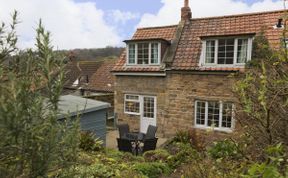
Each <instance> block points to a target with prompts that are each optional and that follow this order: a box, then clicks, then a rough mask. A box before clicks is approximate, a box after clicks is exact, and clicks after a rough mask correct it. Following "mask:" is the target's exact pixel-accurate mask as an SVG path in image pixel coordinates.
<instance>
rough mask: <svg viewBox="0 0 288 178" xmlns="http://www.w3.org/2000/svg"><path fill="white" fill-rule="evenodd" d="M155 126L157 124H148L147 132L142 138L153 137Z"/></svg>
mask: <svg viewBox="0 0 288 178" xmlns="http://www.w3.org/2000/svg"><path fill="white" fill-rule="evenodd" d="M157 128H158V127H157V126H154V125H149V126H148V129H147V133H146V134H145V137H144V140H146V139H153V138H155V135H156V131H157Z"/></svg>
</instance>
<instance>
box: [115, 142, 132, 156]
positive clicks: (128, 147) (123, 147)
mask: <svg viewBox="0 0 288 178" xmlns="http://www.w3.org/2000/svg"><path fill="white" fill-rule="evenodd" d="M117 143H118V150H119V151H123V152H129V153H133V147H132V144H131V141H130V140H127V139H122V138H117Z"/></svg>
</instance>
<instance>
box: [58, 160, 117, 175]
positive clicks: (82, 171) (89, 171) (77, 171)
mask: <svg viewBox="0 0 288 178" xmlns="http://www.w3.org/2000/svg"><path fill="white" fill-rule="evenodd" d="M115 176H120V171H119V170H118V169H114V168H113V167H111V166H109V165H104V164H102V163H95V164H92V165H89V166H88V165H80V166H76V167H71V168H70V169H69V170H64V171H63V172H61V174H60V175H59V176H58V177H75V178H76V177H77V178H78V177H101V178H110V177H115Z"/></svg>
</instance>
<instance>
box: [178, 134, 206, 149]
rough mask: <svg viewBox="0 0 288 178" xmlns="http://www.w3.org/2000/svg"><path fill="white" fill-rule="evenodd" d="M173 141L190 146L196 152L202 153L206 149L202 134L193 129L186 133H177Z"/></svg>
mask: <svg viewBox="0 0 288 178" xmlns="http://www.w3.org/2000/svg"><path fill="white" fill-rule="evenodd" d="M173 141H174V142H180V143H184V144H190V145H191V146H192V147H193V148H194V149H196V150H198V151H204V150H205V147H206V143H205V138H204V136H203V133H202V134H200V133H199V132H197V131H196V130H195V129H191V130H188V131H187V130H180V131H177V133H176V136H175V137H174V139H173Z"/></svg>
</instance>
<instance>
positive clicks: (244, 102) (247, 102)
mask: <svg viewBox="0 0 288 178" xmlns="http://www.w3.org/2000/svg"><path fill="white" fill-rule="evenodd" d="M285 36H286V28H285V29H284V31H283V40H282V43H281V45H280V47H279V48H277V49H276V48H271V47H270V45H269V43H268V40H267V39H266V38H265V36H264V32H263V33H261V34H260V35H258V36H257V37H256V38H255V40H254V44H253V47H254V49H253V52H254V55H253V56H252V62H251V63H250V64H249V65H248V66H247V67H246V73H245V76H244V78H243V79H242V80H240V81H238V82H237V84H236V85H235V94H236V95H237V96H238V98H239V104H240V106H241V108H242V110H240V113H241V116H240V117H239V119H238V122H240V123H241V124H242V125H243V128H245V129H246V130H247V131H248V132H249V133H250V135H251V136H252V137H254V138H255V139H254V141H255V142H254V143H255V144H258V145H262V146H267V145H272V144H275V143H279V142H282V143H284V144H285V145H286V146H288V139H287V136H288V117H287V116H288V58H287V47H286V44H285V40H284V39H286V38H285Z"/></svg>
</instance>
